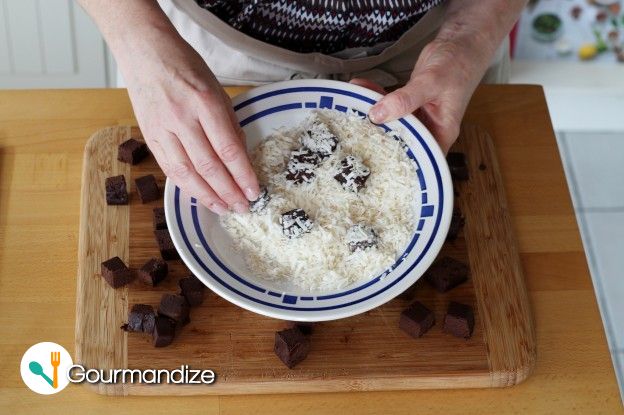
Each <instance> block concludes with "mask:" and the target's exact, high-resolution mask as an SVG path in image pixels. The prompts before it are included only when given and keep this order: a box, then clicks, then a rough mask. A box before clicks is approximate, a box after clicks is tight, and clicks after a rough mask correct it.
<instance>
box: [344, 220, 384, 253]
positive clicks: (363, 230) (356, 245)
mask: <svg viewBox="0 0 624 415" xmlns="http://www.w3.org/2000/svg"><path fill="white" fill-rule="evenodd" d="M346 239H347V245H349V249H350V250H351V252H355V251H365V250H367V249H368V248H372V247H374V246H377V234H376V233H375V230H374V229H373V228H371V227H370V226H367V225H365V224H363V223H357V224H355V225H353V226H352V227H350V228H349V230H348V231H347V235H346Z"/></svg>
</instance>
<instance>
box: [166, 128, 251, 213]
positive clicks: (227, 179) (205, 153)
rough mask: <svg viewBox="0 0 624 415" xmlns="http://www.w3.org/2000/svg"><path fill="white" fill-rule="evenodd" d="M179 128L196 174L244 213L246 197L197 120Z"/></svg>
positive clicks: (222, 197)
mask: <svg viewBox="0 0 624 415" xmlns="http://www.w3.org/2000/svg"><path fill="white" fill-rule="evenodd" d="M180 128H181V131H180V132H179V133H178V134H179V138H180V141H181V142H182V145H183V146H184V149H185V150H186V153H187V154H188V157H189V159H190V161H191V163H192V167H193V168H194V170H195V171H196V172H197V174H198V175H199V176H200V177H201V179H203V180H204V182H206V183H208V185H209V186H210V187H211V188H212V190H214V192H215V193H216V194H217V196H218V197H219V198H220V199H221V200H222V201H223V202H225V204H227V206H228V207H229V208H230V209H232V210H234V211H235V212H238V213H245V212H246V211H247V210H248V208H249V203H248V201H247V198H246V197H245V195H243V193H242V192H241V189H240V188H239V185H238V184H237V183H235V182H234V179H233V178H232V176H231V175H230V172H229V171H228V170H227V168H226V166H225V165H224V163H223V161H222V159H220V158H219V156H218V155H217V154H216V152H215V150H214V149H213V148H212V146H211V144H210V142H209V141H208V139H207V138H206V135H205V134H204V130H203V129H202V128H201V125H200V124H199V122H197V121H188V122H186V123H185V124H184V125H181V126H180Z"/></svg>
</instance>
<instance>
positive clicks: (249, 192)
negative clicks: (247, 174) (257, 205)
mask: <svg viewBox="0 0 624 415" xmlns="http://www.w3.org/2000/svg"><path fill="white" fill-rule="evenodd" d="M258 193H259V191H258V190H254V189H253V188H251V187H248V188H246V189H245V197H247V200H256V199H257V198H258Z"/></svg>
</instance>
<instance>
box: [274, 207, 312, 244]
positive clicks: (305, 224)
mask: <svg viewBox="0 0 624 415" xmlns="http://www.w3.org/2000/svg"><path fill="white" fill-rule="evenodd" d="M280 223H281V225H282V232H283V233H284V235H286V236H287V237H288V238H291V239H292V238H299V237H300V236H302V235H303V234H304V233H308V232H310V230H311V229H312V225H313V222H312V221H311V220H310V218H309V217H308V215H307V213H305V210H303V209H293V210H289V211H288V212H286V213H282V216H281V217H280Z"/></svg>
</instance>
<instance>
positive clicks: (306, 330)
mask: <svg viewBox="0 0 624 415" xmlns="http://www.w3.org/2000/svg"><path fill="white" fill-rule="evenodd" d="M287 327H288V328H289V329H293V328H296V329H299V331H300V332H301V333H303V334H305V335H306V336H311V335H312V333H313V332H314V323H313V322H311V321H289V322H288V323H287Z"/></svg>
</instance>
